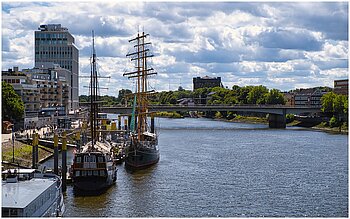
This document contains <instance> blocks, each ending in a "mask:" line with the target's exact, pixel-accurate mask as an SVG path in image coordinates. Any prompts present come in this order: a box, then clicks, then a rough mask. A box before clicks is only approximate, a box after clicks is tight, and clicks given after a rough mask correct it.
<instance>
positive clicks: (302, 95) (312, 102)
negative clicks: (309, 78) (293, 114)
mask: <svg viewBox="0 0 350 219" xmlns="http://www.w3.org/2000/svg"><path fill="white" fill-rule="evenodd" d="M325 93H327V92H324V91H321V90H320V89H318V88H308V89H300V90H299V91H298V92H295V93H294V105H295V106H309V107H321V106H322V102H321V97H322V96H323V95H324V94H325Z"/></svg>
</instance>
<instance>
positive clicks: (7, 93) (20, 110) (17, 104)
mask: <svg viewBox="0 0 350 219" xmlns="http://www.w3.org/2000/svg"><path fill="white" fill-rule="evenodd" d="M1 91H2V120H3V121H4V120H10V121H13V122H14V121H16V120H19V119H21V118H22V117H23V114H24V103H23V101H22V99H21V97H20V96H19V95H18V94H16V92H15V90H14V89H13V87H12V85H10V84H8V83H6V82H4V81H3V82H2V84H1Z"/></svg>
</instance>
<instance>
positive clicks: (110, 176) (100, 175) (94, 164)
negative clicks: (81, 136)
mask: <svg viewBox="0 0 350 219" xmlns="http://www.w3.org/2000/svg"><path fill="white" fill-rule="evenodd" d="M111 150H112V146H111V145H110V144H109V142H107V141H105V142H99V141H97V142H95V143H94V145H92V142H89V143H87V144H86V145H85V146H84V147H83V148H82V151H81V152H79V153H76V154H75V155H74V160H73V165H72V173H71V174H72V180H73V183H74V188H75V189H77V190H80V191H100V190H103V189H105V188H108V187H109V186H111V185H112V184H113V183H114V182H115V181H116V180H117V168H116V165H115V163H114V161H113V153H112V152H111Z"/></svg>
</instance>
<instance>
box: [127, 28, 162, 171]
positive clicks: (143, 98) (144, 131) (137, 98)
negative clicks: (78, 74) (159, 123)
mask: <svg viewBox="0 0 350 219" xmlns="http://www.w3.org/2000/svg"><path fill="white" fill-rule="evenodd" d="M148 35H149V34H145V33H144V32H142V33H141V34H140V33H139V34H137V37H136V38H134V39H131V40H129V42H136V45H134V48H135V52H132V53H129V54H127V56H130V57H131V60H132V61H136V69H137V70H136V71H133V72H128V73H124V74H123V75H124V76H128V78H135V79H137V83H136V85H137V86H136V91H135V93H134V94H133V95H134V104H133V110H132V115H131V122H130V146H129V147H128V148H127V151H128V152H127V155H126V159H125V167H126V168H128V169H133V170H137V169H144V168H147V167H149V166H151V165H153V164H156V163H158V161H159V157H160V154H159V150H158V135H157V133H156V132H155V129H154V117H153V115H154V114H152V112H149V109H148V105H149V100H148V99H149V96H150V95H152V94H154V93H155V92H154V90H148V87H147V86H148V81H147V80H148V78H149V76H150V75H155V74H157V73H156V72H154V71H153V70H154V69H153V68H148V67H147V58H148V57H152V56H153V55H151V54H150V53H149V50H150V49H149V48H148V46H149V45H150V44H151V43H150V42H146V37H147V36H148ZM149 115H151V124H150V126H149V122H148V116H149Z"/></svg>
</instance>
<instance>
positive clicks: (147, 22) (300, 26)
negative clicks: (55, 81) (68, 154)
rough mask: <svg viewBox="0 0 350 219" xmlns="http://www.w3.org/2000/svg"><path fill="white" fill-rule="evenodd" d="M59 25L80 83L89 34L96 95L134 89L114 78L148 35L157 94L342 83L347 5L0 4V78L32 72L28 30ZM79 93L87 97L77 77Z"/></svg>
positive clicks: (84, 82) (127, 66) (124, 69)
mask: <svg viewBox="0 0 350 219" xmlns="http://www.w3.org/2000/svg"><path fill="white" fill-rule="evenodd" d="M41 24H62V26H63V27H67V28H68V30H69V32H70V33H71V34H72V35H73V36H74V37H75V44H76V46H77V47H78V49H79V51H80V57H79V68H80V75H82V76H87V75H89V73H90V56H91V46H92V40H91V31H92V30H94V32H95V44H96V53H97V57H98V72H99V74H100V75H101V76H107V77H110V78H101V79H100V86H101V87H105V88H108V90H105V89H103V90H101V94H103V95H104V94H108V95H113V96H118V91H119V90H120V89H123V88H124V89H130V90H135V82H134V81H133V80H131V79H128V78H126V77H123V73H125V72H128V71H134V70H135V68H134V63H132V62H131V61H130V59H128V58H126V54H127V53H128V52H132V51H133V49H134V48H133V45H132V44H130V43H129V42H128V40H129V39H132V38H134V37H135V36H136V35H137V32H138V31H145V32H146V33H149V34H150V36H149V37H148V39H149V41H150V42H152V45H151V47H150V49H151V51H152V53H153V54H154V57H153V58H151V59H150V60H149V61H150V64H149V67H152V68H154V69H155V71H156V72H158V74H157V75H156V76H151V80H150V81H149V86H150V88H152V89H155V90H157V91H167V90H169V89H170V90H177V89H178V87H179V86H182V87H183V88H185V89H188V90H192V89H193V77H204V76H209V77H221V80H222V83H223V85H224V86H225V87H226V86H227V87H228V88H231V87H232V86H233V85H238V86H247V85H254V86H255V85H264V86H266V87H267V88H269V89H272V88H276V89H279V90H281V91H288V90H291V89H295V88H309V87H316V86H329V87H333V83H334V80H339V79H347V78H348V48H349V47H348V3H347V2H316V3H315V2H314V3H306V2H294V3H293V2H288V3H287V2H271V3H266V2H257V3H249V2H244V3H243V2H187V1H185V2H184V1H180V2H153V1H131V2H130V1H98V2H97V1H96V2H94V1H90V2H86V1H85V2H76V1H74V2H72V1H65V2H54V1H52V2H6V1H3V2H2V44H1V45H2V47H1V50H2V70H6V69H8V68H12V67H13V66H18V67H19V68H20V69H22V68H33V67H34V31H35V30H37V29H38V27H39V25H41ZM79 81H80V91H79V92H80V94H88V88H86V87H84V86H88V79H87V78H81V79H80V80H79Z"/></svg>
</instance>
